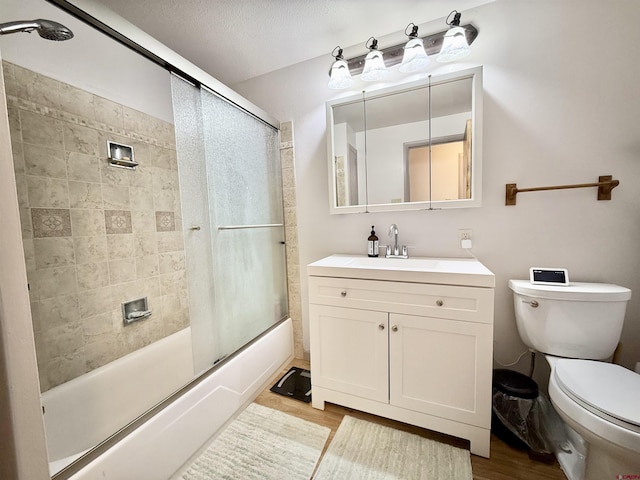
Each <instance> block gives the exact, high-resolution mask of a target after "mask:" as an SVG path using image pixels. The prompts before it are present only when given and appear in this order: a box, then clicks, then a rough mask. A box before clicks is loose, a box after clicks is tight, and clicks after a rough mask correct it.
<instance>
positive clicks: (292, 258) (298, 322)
mask: <svg viewBox="0 0 640 480" xmlns="http://www.w3.org/2000/svg"><path fill="white" fill-rule="evenodd" d="M294 160H295V157H294V141H293V122H282V123H281V124H280V162H281V166H282V190H283V192H282V195H283V199H284V225H285V239H286V258H287V284H288V294H289V316H290V317H291V320H292V321H293V339H294V355H295V357H296V358H304V347H303V343H302V303H301V302H302V300H301V297H300V256H299V254H298V217H297V214H296V207H297V204H296V172H295V162H294Z"/></svg>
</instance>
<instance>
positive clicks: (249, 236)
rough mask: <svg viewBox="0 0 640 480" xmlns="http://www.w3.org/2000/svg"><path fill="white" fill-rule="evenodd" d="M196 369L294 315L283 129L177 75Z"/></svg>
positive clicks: (175, 87)
mask: <svg viewBox="0 0 640 480" xmlns="http://www.w3.org/2000/svg"><path fill="white" fill-rule="evenodd" d="M172 90H173V95H174V111H175V115H176V121H175V123H176V131H177V138H176V140H177V150H178V164H179V171H180V186H181V192H182V198H181V200H182V212H183V223H184V228H185V230H186V231H185V250H186V257H187V274H188V282H189V302H190V315H191V330H192V338H193V350H194V364H195V370H196V373H199V372H202V371H204V370H206V369H207V368H209V367H210V366H211V365H213V364H215V363H216V362H217V361H219V360H221V359H223V358H225V357H226V356H228V355H230V354H232V353H233V352H235V351H236V350H238V349H239V348H240V347H242V346H243V345H245V344H246V343H248V342H249V341H251V340H252V339H254V338H256V337H257V336H258V335H260V334H261V333H262V332H264V331H265V330H267V329H268V328H269V327H271V326H272V325H274V324H275V323H277V322H278V321H279V320H281V319H282V318H284V317H285V316H286V315H287V305H288V303H287V284H286V263H285V248H284V240H285V238H284V213H283V206H282V176H281V169H280V156H279V148H278V147H279V136H278V131H277V130H276V129H275V128H273V127H271V126H270V125H268V124H266V123H264V122H262V121H261V120H259V119H257V118H255V117H254V116H252V115H250V114H248V113H246V112H245V111H243V110H241V109H239V108H238V107H236V106H235V105H233V104H231V103H229V102H228V101H227V100H225V99H223V98H221V97H219V96H218V95H216V94H215V93H212V92H210V91H208V90H205V89H198V88H197V87H194V86H193V85H190V84H188V83H186V82H184V81H183V80H180V79H178V78H174V79H173V81H172Z"/></svg>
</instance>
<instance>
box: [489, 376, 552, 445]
mask: <svg viewBox="0 0 640 480" xmlns="http://www.w3.org/2000/svg"><path fill="white" fill-rule="evenodd" d="M539 394H540V391H539V389H538V384H537V383H536V382H535V381H534V380H533V379H532V378H530V377H527V376H526V375H523V374H522V373H519V372H515V371H513V370H506V369H495V370H494V371H493V405H492V415H491V431H492V432H493V433H494V434H495V435H496V436H497V437H498V438H500V439H501V440H502V441H503V442H505V443H507V444H508V445H511V446H512V447H515V448H518V449H521V450H528V449H529V448H530V447H529V445H528V444H527V443H525V442H524V441H523V439H522V437H525V438H527V437H528V436H529V435H528V432H527V419H526V418H523V413H524V412H527V413H530V412H531V409H532V408H533V401H534V400H535V399H536V398H538V395H539ZM529 403H530V405H528V404H529ZM527 407H529V408H527ZM526 416H528V415H526ZM514 430H515V431H517V432H519V434H516V433H515V432H514Z"/></svg>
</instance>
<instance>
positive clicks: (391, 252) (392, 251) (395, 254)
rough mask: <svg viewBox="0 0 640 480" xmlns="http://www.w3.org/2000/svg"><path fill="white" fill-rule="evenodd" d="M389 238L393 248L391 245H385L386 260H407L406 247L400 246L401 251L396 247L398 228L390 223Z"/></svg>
mask: <svg viewBox="0 0 640 480" xmlns="http://www.w3.org/2000/svg"><path fill="white" fill-rule="evenodd" d="M389 237H393V248H392V247H391V245H387V254H386V255H385V257H386V258H409V255H407V247H406V245H403V246H402V249H400V248H399V247H398V226H397V225H396V224H395V223H392V224H391V225H390V226H389Z"/></svg>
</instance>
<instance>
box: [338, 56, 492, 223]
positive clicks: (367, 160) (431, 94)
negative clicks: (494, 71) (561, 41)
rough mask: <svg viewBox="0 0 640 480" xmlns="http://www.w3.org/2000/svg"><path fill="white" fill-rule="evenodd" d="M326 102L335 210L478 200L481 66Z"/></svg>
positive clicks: (448, 205) (438, 205)
mask: <svg viewBox="0 0 640 480" xmlns="http://www.w3.org/2000/svg"><path fill="white" fill-rule="evenodd" d="M326 105H327V142H328V144H327V151H328V157H329V158H328V161H329V164H328V171H329V198H330V209H331V213H332V214H340V213H358V212H383V211H398V210H423V209H441V208H464V207H477V206H480V201H481V171H482V67H474V68H467V69H463V70H458V71H456V72H453V73H447V74H441V75H430V76H428V77H426V78H424V79H421V80H418V81H414V82H411V83H405V84H402V85H395V86H392V87H388V88H383V89H379V90H374V91H365V92H362V93H360V94H357V95H352V96H349V97H343V98H339V99H336V100H331V101H329V102H327V104H326Z"/></svg>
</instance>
